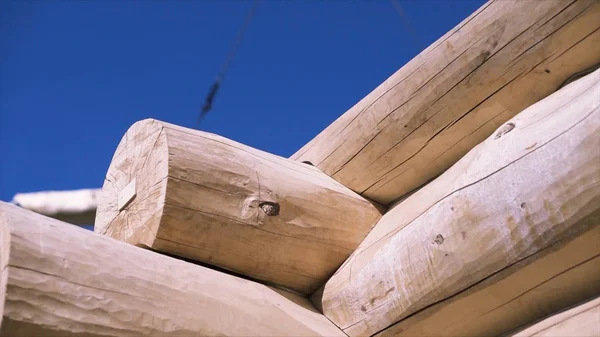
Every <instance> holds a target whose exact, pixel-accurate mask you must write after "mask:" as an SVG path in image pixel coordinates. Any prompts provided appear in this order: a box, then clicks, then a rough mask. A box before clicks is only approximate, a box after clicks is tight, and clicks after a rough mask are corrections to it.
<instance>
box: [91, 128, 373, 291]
mask: <svg viewBox="0 0 600 337" xmlns="http://www.w3.org/2000/svg"><path fill="white" fill-rule="evenodd" d="M134 179H135V185H136V186H135V189H136V191H135V196H134V197H133V199H132V200H131V201H130V202H129V203H128V204H127V205H126V206H124V208H123V209H122V210H120V208H119V202H118V200H119V195H121V196H122V197H124V194H123V193H126V194H127V200H129V199H130V196H131V195H132V193H133V192H132V191H127V188H126V187H127V186H128V185H129V184H130V183H131V182H132V181H133V180H134ZM97 214H98V215H97V217H96V223H95V231H96V232H98V233H101V234H106V235H109V236H111V237H113V238H116V239H119V240H122V241H126V242H128V243H131V244H134V245H139V246H147V247H150V248H152V249H153V250H156V251H160V252H165V253H169V254H172V255H176V256H181V257H185V258H189V259H192V260H195V261H200V262H204V263H208V264H211V265H215V266H218V267H220V268H225V269H228V270H230V271H233V272H236V273H240V274H244V275H247V276H249V277H252V278H253V279H256V280H260V281H261V282H265V283H268V284H274V285H279V286H283V287H286V288H288V289H292V290H294V291H298V292H301V293H304V294H309V293H312V292H313V291H315V290H316V289H317V288H318V287H319V286H320V285H322V284H323V283H324V282H325V281H326V280H327V278H328V277H329V276H331V274H333V272H334V271H335V269H337V268H338V267H339V266H340V265H341V264H342V263H343V262H344V260H345V259H346V258H348V256H349V255H350V254H351V253H352V251H354V249H356V247H358V245H359V244H360V242H361V241H362V240H363V239H364V238H365V236H366V235H367V233H368V232H369V230H370V229H371V228H372V227H373V225H374V224H375V223H376V222H377V220H378V219H379V218H380V217H381V212H380V210H379V209H378V206H377V205H374V204H373V203H371V202H369V201H367V200H365V199H364V198H363V197H361V196H360V195H358V194H356V193H354V192H352V191H351V190H349V189H348V188H346V187H344V186H343V185H341V184H340V183H338V182H336V181H335V180H334V179H332V178H331V177H329V176H327V175H326V174H324V173H322V172H321V171H319V170H318V169H317V168H315V167H313V166H310V165H307V164H302V163H299V162H295V161H292V160H289V159H286V158H282V157H279V156H275V155H272V154H269V153H266V152H263V151H260V150H257V149H253V148H250V147H248V146H245V145H242V144H239V143H237V142H234V141H231V140H229V139H226V138H223V137H219V136H216V135H212V134H209V133H206V132H201V131H196V130H190V129H186V128H182V127H179V126H175V125H172V124H169V123H164V122H160V121H156V120H143V121H140V122H137V123H135V124H134V125H133V126H132V127H131V128H130V129H129V130H128V131H127V133H126V134H125V136H124V137H123V139H122V141H121V143H120V144H119V146H118V148H117V150H116V152H115V155H114V157H113V159H112V162H111V165H110V167H109V169H108V172H107V176H106V180H105V183H104V186H103V188H102V193H101V195H100V200H99V203H98V210H97Z"/></svg>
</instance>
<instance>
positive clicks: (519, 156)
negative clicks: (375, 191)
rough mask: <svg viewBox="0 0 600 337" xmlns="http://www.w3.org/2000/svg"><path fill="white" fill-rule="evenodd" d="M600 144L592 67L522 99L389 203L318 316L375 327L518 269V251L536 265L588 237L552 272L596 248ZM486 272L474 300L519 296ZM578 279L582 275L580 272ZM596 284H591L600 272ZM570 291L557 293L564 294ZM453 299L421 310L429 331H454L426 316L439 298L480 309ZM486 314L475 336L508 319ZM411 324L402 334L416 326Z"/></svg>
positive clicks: (350, 329) (347, 326)
mask: <svg viewBox="0 0 600 337" xmlns="http://www.w3.org/2000/svg"><path fill="white" fill-rule="evenodd" d="M598 149H600V70H597V71H595V72H594V73H592V74H590V75H588V76H586V77H584V78H583V79H580V80H579V81H577V82H575V83H572V84H570V85H568V86H567V87H565V88H564V89H562V90H560V91H559V92H557V93H555V94H553V95H551V96H549V97H548V98H546V99H544V100H542V101H540V102H538V103H536V104H534V105H533V106H531V107H529V108H527V109H526V110H524V111H523V112H522V113H520V114H519V115H517V116H516V117H514V118H513V119H511V120H510V121H509V122H507V123H506V124H505V125H503V126H502V127H500V128H499V129H498V130H497V131H496V132H495V133H494V134H493V135H492V136H490V137H489V138H488V139H486V140H485V141H484V142H483V143H481V144H479V145H478V146H477V147H475V148H474V149H473V150H472V151H470V152H469V153H468V154H467V155H466V156H465V157H464V158H462V159H461V160H460V161H459V162H458V163H457V164H455V165H454V166H453V167H452V168H450V169H449V170H448V171H446V172H445V173H444V174H442V175H441V176H440V177H439V178H437V179H436V180H434V181H433V182H431V183H430V184H428V185H426V186H425V187H423V188H422V189H420V190H419V191H417V192H416V193H414V194H413V195H411V196H410V197H408V198H407V199H406V200H404V201H403V202H401V203H400V204H398V205H397V206H395V207H394V208H393V209H391V210H390V211H388V212H387V213H386V214H385V215H384V216H383V217H382V219H381V220H380V221H379V222H378V224H377V225H376V226H375V227H374V228H373V230H372V231H371V232H370V233H369V235H368V236H367V238H366V239H365V241H364V242H363V243H361V245H360V246H359V248H358V249H357V250H356V251H355V252H354V253H353V254H352V256H351V257H350V258H349V259H348V260H347V261H346V262H345V263H344V265H343V266H342V267H341V268H340V269H339V270H338V271H337V272H336V273H335V275H334V276H333V277H332V278H331V279H330V280H329V281H328V282H327V283H326V285H325V288H324V291H323V297H322V307H323V310H324V313H325V315H326V316H327V317H328V318H329V319H331V320H332V321H333V322H334V323H336V324H337V325H338V326H339V327H341V328H342V329H344V331H345V332H346V333H347V334H348V335H350V336H366V335H372V334H374V333H376V332H378V331H380V330H382V329H385V328H386V327H388V326H390V325H391V324H394V323H396V322H398V321H401V320H403V319H405V318H407V317H409V315H414V314H415V313H418V312H419V311H421V310H423V309H424V308H428V307H435V304H436V303H438V302H441V301H444V300H449V299H451V298H452V297H453V296H458V294H460V293H461V292H465V291H466V290H468V289H479V288H477V287H474V286H476V285H477V284H480V283H481V282H483V281H482V280H486V279H488V278H490V277H492V276H494V275H497V274H498V273H501V272H502V271H503V270H510V273H511V274H514V273H516V272H517V271H518V270H520V268H522V266H521V265H519V263H520V262H523V261H528V262H527V263H530V264H531V265H532V267H531V268H537V267H536V266H538V263H541V262H536V259H539V257H541V256H542V255H544V254H545V253H544V252H545V251H547V250H549V249H551V248H549V247H552V246H553V245H558V244H559V243H560V242H566V241H570V240H573V238H577V237H584V238H585V239H581V240H583V241H582V242H587V244H580V245H579V246H578V247H577V248H578V249H577V250H575V253H576V252H580V253H581V254H584V255H585V256H583V257H581V256H580V259H579V260H576V259H574V257H572V258H571V260H569V261H571V263H567V264H564V263H563V264H561V266H562V267H561V268H563V269H562V271H561V270H556V273H560V272H563V271H565V270H568V269H569V268H572V267H574V266H576V265H577V263H581V262H582V261H585V260H586V259H592V258H594V257H597V256H598V255H600V245H598V242H600V234H599V233H600V230H599V229H598V226H599V225H600V151H599V150H598ZM556 249H558V248H556ZM575 253H573V254H575ZM567 257H569V256H568V255H567ZM565 259H566V258H565ZM553 262H555V263H557V261H553ZM511 268H512V269H511ZM523 275H525V274H523ZM533 275H535V274H533ZM540 277H541V276H540ZM548 277H550V276H548ZM533 279H534V280H537V281H536V282H539V283H534V284H533V285H532V284H531V283H528V282H530V281H527V278H526V277H519V278H517V279H515V280H513V281H511V282H513V284H520V283H523V284H529V286H531V287H535V286H539V285H540V284H542V283H543V282H545V281H544V279H543V278H539V277H534V278H533ZM587 279H589V280H594V281H598V280H600V268H596V269H593V270H592V271H591V272H589V273H588V275H587ZM488 282H490V285H489V287H490V289H489V290H488V291H489V292H488V294H489V297H490V298H491V299H493V300H494V301H492V300H489V299H486V298H481V297H480V300H481V302H487V301H488V300H489V301H490V302H491V303H498V301H499V302H503V301H505V302H508V301H510V300H511V299H514V298H515V297H513V295H505V294H503V293H502V291H501V289H503V288H502V287H501V285H497V284H498V283H497V282H492V281H488ZM586 282H587V281H586V279H585V278H584V280H583V281H582V282H580V283H582V284H585V283H586ZM575 284H577V286H578V287H579V286H581V287H584V285H582V284H579V283H578V282H574V285H573V286H571V285H568V286H567V288H569V290H570V291H572V289H573V288H576V287H575ZM592 284H593V285H594V288H593V289H594V290H595V291H598V287H597V285H598V283H592ZM586 289H589V284H588V288H586ZM483 290H485V288H484V289H483ZM483 290H477V291H478V292H481V291H483ZM473 291H475V290H473ZM548 291H549V292H552V291H555V289H550V290H548ZM496 292H498V293H499V294H496ZM517 295H518V294H517ZM517 295H514V296H517ZM495 296H498V297H499V298H495ZM570 296H571V295H569V294H568V293H567V294H565V295H564V297H563V298H562V300H563V301H564V302H568V300H569V298H570ZM574 297H575V296H574ZM451 303H453V302H451V301H450V302H448V304H444V303H441V304H440V306H437V307H435V309H432V310H433V311H430V312H428V315H425V314H424V315H423V316H422V317H421V318H420V319H421V320H423V324H422V325H423V326H427V328H428V331H429V332H431V331H435V332H436V333H434V335H440V336H441V335H445V333H446V332H448V331H451V330H452V329H450V328H448V326H447V325H445V324H449V323H448V321H447V320H443V319H438V320H433V319H431V320H430V319H429V316H432V315H433V314H432V313H433V312H435V311H440V310H442V309H443V308H444V305H448V306H449V307H450V309H449V310H450V311H451V312H453V313H456V312H462V313H463V316H460V320H464V321H472V320H478V319H479V317H478V316H477V315H478V313H477V311H476V310H475V309H472V308H470V307H468V306H467V307H465V306H461V303H462V304H464V303H468V301H462V302H460V301H459V302H454V303H458V304H456V305H455V306H454V305H451ZM480 307H481V305H480ZM488 309H489V307H488ZM490 310H491V309H490ZM534 312H535V310H531V311H530V312H529V311H528V308H524V307H520V306H516V307H514V308H513V310H512V313H513V314H515V315H522V317H527V316H528V315H532V314H534ZM483 313H485V311H483V312H481V314H483ZM432 317H435V315H433V316H432ZM455 317H456V316H455ZM487 322H488V326H487V329H488V330H482V331H479V332H480V333H479V335H494V334H495V333H496V332H498V331H496V330H494V329H500V330H501V329H510V321H503V320H497V321H495V320H494V319H490V320H489V321H487ZM453 323H454V325H456V326H460V324H459V323H457V322H456V321H454V322H453ZM401 325H402V324H401V323H399V324H396V325H395V326H393V327H392V328H390V329H388V330H390V331H387V330H386V332H387V333H390V334H401V332H402V331H404V330H406V328H402V327H401ZM517 326H519V325H517ZM444 328H447V329H446V330H444ZM513 328H514V326H513ZM465 329H466V330H465V331H460V333H457V334H456V335H461V336H466V335H468V332H469V330H468V329H469V327H466V328H465ZM471 331H472V330H471ZM505 331H506V330H505ZM492 332H493V333H492ZM412 333H413V334H408V335H411V336H415V335H418V334H419V333H417V332H416V331H412ZM476 335H477V334H476Z"/></svg>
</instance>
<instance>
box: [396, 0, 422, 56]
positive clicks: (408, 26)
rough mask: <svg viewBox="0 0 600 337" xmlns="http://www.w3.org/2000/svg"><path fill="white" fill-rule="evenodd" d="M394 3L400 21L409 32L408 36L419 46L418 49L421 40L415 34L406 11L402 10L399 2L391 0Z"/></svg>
mask: <svg viewBox="0 0 600 337" xmlns="http://www.w3.org/2000/svg"><path fill="white" fill-rule="evenodd" d="M390 1H391V2H392V5H393V6H394V9H395V10H396V12H397V13H398V15H399V16H400V19H401V21H402V24H403V25H404V28H406V30H407V31H408V34H409V35H410V36H411V37H412V39H413V40H414V42H415V44H416V45H417V47H420V42H421V41H420V40H419V38H418V37H417V34H416V32H415V30H414V29H413V28H412V26H411V24H410V22H409V21H408V19H407V17H406V15H405V13H404V10H403V9H402V6H401V5H400V2H399V1H398V0H390Z"/></svg>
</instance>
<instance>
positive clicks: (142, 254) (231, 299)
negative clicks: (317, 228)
mask: <svg viewBox="0 0 600 337" xmlns="http://www.w3.org/2000/svg"><path fill="white" fill-rule="evenodd" d="M0 242H1V251H0V261H1V267H2V269H1V278H0V280H1V283H0V319H1V323H0V335H1V336H141V335H144V336H208V335H211V336H214V335H219V336H250V335H252V336H284V335H285V336H316V335H319V336H344V335H343V333H342V332H341V331H340V330H339V329H337V328H336V327H335V326H334V325H333V324H332V323H331V322H329V321H328V320H327V319H326V318H325V317H324V316H323V315H321V314H320V313H319V312H317V311H316V309H314V307H312V306H311V305H310V303H309V302H308V300H306V299H305V298H302V297H299V296H296V295H293V294H290V293H286V292H284V291H281V290H276V289H271V288H269V287H267V286H264V285H262V284H258V283H255V282H252V281H247V280H244V279H240V278H237V277H234V276H231V275H227V274H223V273H220V272H217V271H214V270H211V269H207V268H204V267H201V266H196V265H194V264H190V263H186V262H183V261H180V260H176V259H173V258H170V257H167V256H163V255H159V254H157V253H154V252H151V251H148V250H144V249H141V248H137V247H134V246H132V245H129V244H126V243H123V242H119V241H117V240H114V239H112V238H108V237H106V236H103V235H98V234H95V233H93V232H90V231H87V230H85V229H82V228H79V227H75V226H72V225H68V224H66V223H63V222H60V221H58V220H54V219H51V218H48V217H45V216H42V215H39V214H36V213H33V212H30V211H28V210H25V209H22V208H19V207H16V206H13V205H10V204H7V203H4V202H0Z"/></svg>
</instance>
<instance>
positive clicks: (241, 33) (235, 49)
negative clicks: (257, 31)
mask: <svg viewBox="0 0 600 337" xmlns="http://www.w3.org/2000/svg"><path fill="white" fill-rule="evenodd" d="M258 3H259V0H254V3H253V5H252V7H251V8H250V11H249V12H248V14H247V15H246V19H245V20H244V23H243V24H242V27H241V28H240V30H239V31H238V34H237V36H236V39H235V42H234V43H233V45H232V47H231V50H230V51H229V54H228V55H227V58H226V59H225V62H224V63H223V66H222V67H221V71H220V72H219V73H218V75H217V78H216V80H215V82H214V83H213V85H212V86H211V87H210V89H209V91H208V95H207V96H206V100H205V102H204V106H202V112H201V113H200V116H199V118H198V123H200V122H201V121H202V119H203V118H204V116H205V115H206V114H207V113H208V112H209V111H210V110H211V109H212V104H213V101H214V99H215V95H216V94H217V91H218V90H219V87H220V86H221V84H222V83H223V80H224V79H225V74H226V73H227V71H228V70H229V67H230V66H231V62H232V61H233V58H234V57H235V55H236V54H237V52H238V49H239V46H240V45H241V44H242V41H243V39H244V34H245V33H246V30H247V29H248V26H249V25H250V21H252V18H253V16H254V12H255V11H256V7H257V6H258Z"/></svg>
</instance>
